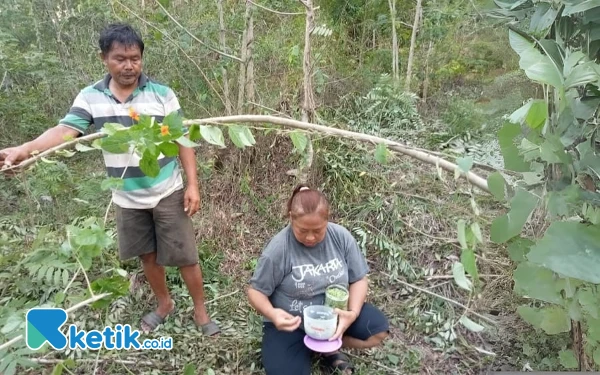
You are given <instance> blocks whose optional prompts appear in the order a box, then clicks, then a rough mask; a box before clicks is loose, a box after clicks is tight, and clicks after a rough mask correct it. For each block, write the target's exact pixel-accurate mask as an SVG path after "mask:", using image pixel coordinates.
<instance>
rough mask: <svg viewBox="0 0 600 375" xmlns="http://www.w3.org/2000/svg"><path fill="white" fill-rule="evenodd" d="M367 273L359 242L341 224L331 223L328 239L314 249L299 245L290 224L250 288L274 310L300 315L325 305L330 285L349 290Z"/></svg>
mask: <svg viewBox="0 0 600 375" xmlns="http://www.w3.org/2000/svg"><path fill="white" fill-rule="evenodd" d="M368 272H369V267H368V265H367V262H366V259H365V258H364V256H363V254H362V253H361V252H360V250H359V248H358V244H357V243H356V240H355V239H354V237H352V234H350V232H349V231H348V230H347V229H346V228H344V227H342V226H341V225H338V224H335V223H331V222H330V223H328V225H327V233H326V234H325V238H324V239H323V241H321V242H320V243H319V244H318V245H316V246H315V247H313V248H309V247H306V246H304V245H302V244H301V243H300V242H298V240H296V237H295V236H294V232H293V231H292V228H291V227H290V226H289V225H288V226H287V227H285V228H284V229H283V230H281V231H280V232H279V233H278V234H277V235H275V237H273V239H271V241H270V242H269V243H268V244H267V246H266V247H265V249H264V250H263V253H262V254H261V256H260V258H259V259H258V264H257V266H256V270H255V271H254V275H253V276H252V278H251V279H250V285H251V286H252V288H254V289H256V290H258V291H259V292H261V293H264V294H265V295H266V296H267V297H269V300H270V301H271V304H273V307H275V308H280V309H283V310H285V311H287V312H288V313H290V314H292V315H298V316H301V315H302V312H303V311H304V308H305V307H306V306H310V305H322V304H324V303H325V288H327V286H329V285H331V284H340V285H343V286H345V287H346V288H348V285H349V284H352V283H354V282H356V281H358V280H360V279H362V278H363V277H364V276H365V275H366V274H367V273H368ZM265 320H267V319H265Z"/></svg>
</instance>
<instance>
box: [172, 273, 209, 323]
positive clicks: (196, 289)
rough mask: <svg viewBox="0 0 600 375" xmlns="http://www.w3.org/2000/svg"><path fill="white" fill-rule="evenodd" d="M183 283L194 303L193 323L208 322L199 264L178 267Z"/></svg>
mask: <svg viewBox="0 0 600 375" xmlns="http://www.w3.org/2000/svg"><path fill="white" fill-rule="evenodd" d="M179 270H180V272H181V276H182V277H183V281H184V282H185V285H186V286H187V288H188V291H189V292H190V296H192V300H193V301H194V321H195V322H196V324H199V325H204V324H207V323H208V322H210V317H209V316H208V313H207V312H206V306H205V305H204V281H203V280H202V270H201V269H200V265H199V264H193V265H191V266H183V267H179Z"/></svg>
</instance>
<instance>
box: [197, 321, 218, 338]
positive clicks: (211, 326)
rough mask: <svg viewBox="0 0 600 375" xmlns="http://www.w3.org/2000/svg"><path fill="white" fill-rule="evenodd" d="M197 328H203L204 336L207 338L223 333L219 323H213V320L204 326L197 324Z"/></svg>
mask: <svg viewBox="0 0 600 375" xmlns="http://www.w3.org/2000/svg"><path fill="white" fill-rule="evenodd" d="M196 327H200V328H202V334H203V335H205V336H214V335H216V334H218V333H221V329H220V328H219V326H218V325H217V323H215V322H213V321H212V320H211V321H210V322H208V323H206V324H203V325H201V324H198V323H196Z"/></svg>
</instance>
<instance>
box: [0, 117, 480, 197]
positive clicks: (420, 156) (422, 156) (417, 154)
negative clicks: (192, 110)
mask: <svg viewBox="0 0 600 375" xmlns="http://www.w3.org/2000/svg"><path fill="white" fill-rule="evenodd" d="M183 123H184V124H185V125H201V124H223V125H226V124H239V123H269V124H273V125H279V126H280V127H287V128H294V129H302V130H306V131H317V132H319V133H323V134H328V135H333V136H337V137H341V138H348V139H353V140H357V141H361V142H365V143H369V144H384V145H386V146H387V147H388V148H389V149H390V150H393V151H395V152H398V153H401V154H404V155H406V156H410V157H412V158H414V159H417V160H420V161H422V162H425V163H427V164H430V165H439V166H440V167H441V168H442V169H444V170H446V171H448V172H451V173H454V171H455V170H456V168H458V166H457V165H456V164H454V163H452V162H449V161H448V160H445V159H442V158H441V157H437V156H433V155H432V154H429V153H427V152H425V151H421V150H416V149H414V148H411V147H408V146H405V145H403V144H400V143H398V142H394V141H391V140H388V139H385V138H380V137H376V136H373V135H368V134H362V133H356V132H352V131H349V130H343V129H338V128H332V127H328V126H323V125H317V124H311V123H308V122H302V121H298V120H293V119H288V118H282V117H276V116H268V115H237V116H223V117H211V118H205V119H196V120H186V121H184V122H183ZM105 135H106V134H104V133H94V134H90V135H86V136H84V137H80V138H77V139H74V140H71V141H69V142H65V143H63V144H61V145H59V146H56V147H53V148H50V149H48V150H46V151H44V152H42V153H40V154H37V155H35V156H34V157H31V158H29V159H27V160H24V161H23V162H21V164H18V165H15V166H12V167H9V168H5V169H4V170H5V171H6V170H12V169H20V168H25V167H27V166H29V165H31V164H33V163H34V162H35V161H36V160H38V159H40V158H41V157H44V156H48V155H50V154H52V153H54V152H56V151H59V150H63V149H65V148H67V147H70V146H73V145H75V144H76V143H80V142H83V141H93V140H95V139H98V138H102V137H104V136H105ZM461 176H463V177H465V178H466V179H467V181H469V182H470V183H472V184H473V185H475V186H476V187H478V188H479V189H481V190H483V191H485V192H487V193H489V192H490V190H489V188H488V186H487V181H486V179H484V178H483V177H481V176H479V175H477V174H475V173H473V172H471V171H469V172H468V173H462V174H461Z"/></svg>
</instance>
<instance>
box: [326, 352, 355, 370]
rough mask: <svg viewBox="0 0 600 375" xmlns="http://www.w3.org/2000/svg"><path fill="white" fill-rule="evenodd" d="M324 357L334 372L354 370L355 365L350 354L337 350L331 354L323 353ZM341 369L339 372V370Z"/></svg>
mask: <svg viewBox="0 0 600 375" xmlns="http://www.w3.org/2000/svg"><path fill="white" fill-rule="evenodd" d="M322 358H323V359H324V361H325V364H326V366H327V367H328V368H329V369H330V370H331V371H332V372H333V373H340V374H344V373H345V371H346V370H350V373H353V372H354V366H352V364H351V363H350V360H349V359H348V356H347V355H345V354H344V353H342V352H337V353H334V354H330V355H323V356H322ZM338 370H339V372H337V371H338Z"/></svg>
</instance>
